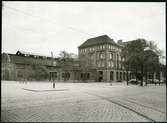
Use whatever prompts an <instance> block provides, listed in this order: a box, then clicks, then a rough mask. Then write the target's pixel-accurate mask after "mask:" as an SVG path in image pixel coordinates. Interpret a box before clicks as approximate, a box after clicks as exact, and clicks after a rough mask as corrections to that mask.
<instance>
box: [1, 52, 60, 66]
mask: <svg viewBox="0 0 167 123" xmlns="http://www.w3.org/2000/svg"><path fill="white" fill-rule="evenodd" d="M7 56H9V57H8V58H7ZM2 59H3V62H4V63H5V62H7V60H8V62H9V59H10V62H11V63H13V64H27V65H46V66H56V64H53V62H57V60H56V59H54V60H52V59H47V58H42V59H41V58H34V57H30V56H26V57H25V56H20V55H15V54H8V55H5V54H2Z"/></svg>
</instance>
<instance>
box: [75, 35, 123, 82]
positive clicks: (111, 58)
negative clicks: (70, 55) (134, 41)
mask: <svg viewBox="0 0 167 123" xmlns="http://www.w3.org/2000/svg"><path fill="white" fill-rule="evenodd" d="M122 47H123V45H119V44H118V43H115V42H114V40H113V39H111V38H110V37H108V36H107V35H102V36H98V37H95V38H90V39H88V40H86V41H85V42H84V43H83V44H81V45H80V46H79V47H78V52H79V53H78V54H79V60H80V66H83V67H84V66H85V68H86V67H87V68H89V69H92V70H94V73H96V77H92V76H94V75H93V74H94V73H92V72H90V71H88V73H89V74H90V78H91V79H96V81H106V82H107V81H120V80H125V79H126V73H125V70H124V66H123V65H122V61H123V60H124V58H123V57H122V56H121V50H122ZM82 63H83V64H82ZM86 65H87V66H86Z"/></svg>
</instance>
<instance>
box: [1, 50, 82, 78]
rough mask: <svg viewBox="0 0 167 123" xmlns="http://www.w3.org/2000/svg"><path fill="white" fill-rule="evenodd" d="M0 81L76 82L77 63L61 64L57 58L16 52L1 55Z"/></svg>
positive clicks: (77, 75) (77, 73)
mask: <svg viewBox="0 0 167 123" xmlns="http://www.w3.org/2000/svg"><path fill="white" fill-rule="evenodd" d="M1 58H2V62H1V79H2V80H16V81H20V80H23V81H25V80H27V81H33V80H34V81H36V80H44V81H46V80H47V81H49V80H51V76H52V75H54V77H55V80H59V81H73V80H78V79H79V78H78V77H79V72H78V67H79V66H78V65H79V64H78V61H71V62H66V63H65V64H62V63H61V62H60V60H59V59H58V58H52V57H49V56H44V55H40V54H33V53H29V52H24V51H17V53H16V54H9V53H3V54H2V55H1Z"/></svg>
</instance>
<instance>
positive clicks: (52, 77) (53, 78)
mask: <svg viewBox="0 0 167 123" xmlns="http://www.w3.org/2000/svg"><path fill="white" fill-rule="evenodd" d="M51 57H52V66H53V65H54V64H53V62H54V61H53V60H54V59H53V52H51ZM51 79H52V80H53V88H55V74H54V72H52V73H51Z"/></svg>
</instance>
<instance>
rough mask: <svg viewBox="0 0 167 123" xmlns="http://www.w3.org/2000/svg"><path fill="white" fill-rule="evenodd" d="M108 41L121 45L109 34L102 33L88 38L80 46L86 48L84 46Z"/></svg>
mask: <svg viewBox="0 0 167 123" xmlns="http://www.w3.org/2000/svg"><path fill="white" fill-rule="evenodd" d="M107 43H108V44H112V45H115V46H120V45H118V44H117V43H115V42H114V40H113V39H111V38H110V37H109V36H107V35H101V36H98V37H94V38H90V39H88V40H86V41H85V42H84V43H83V44H81V45H80V46H79V47H78V48H84V47H88V46H93V45H98V44H107Z"/></svg>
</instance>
